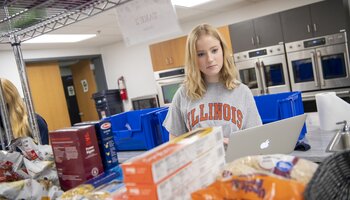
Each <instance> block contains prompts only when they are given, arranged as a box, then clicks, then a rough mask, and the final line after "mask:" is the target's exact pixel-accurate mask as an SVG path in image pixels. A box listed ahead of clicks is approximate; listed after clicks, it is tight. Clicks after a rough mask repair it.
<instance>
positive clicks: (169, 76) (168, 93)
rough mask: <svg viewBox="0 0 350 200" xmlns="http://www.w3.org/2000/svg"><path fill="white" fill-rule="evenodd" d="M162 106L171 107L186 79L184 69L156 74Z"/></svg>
mask: <svg viewBox="0 0 350 200" xmlns="http://www.w3.org/2000/svg"><path fill="white" fill-rule="evenodd" d="M154 76H155V79H156V83H157V91H158V96H159V105H160V106H169V105H170V104H171V101H172V100H173V97H174V94H175V92H176V91H177V89H179V87H180V85H181V84H182V83H183V81H184V78H185V69H184V68H183V67H180V68H174V69H169V70H162V71H157V72H154Z"/></svg>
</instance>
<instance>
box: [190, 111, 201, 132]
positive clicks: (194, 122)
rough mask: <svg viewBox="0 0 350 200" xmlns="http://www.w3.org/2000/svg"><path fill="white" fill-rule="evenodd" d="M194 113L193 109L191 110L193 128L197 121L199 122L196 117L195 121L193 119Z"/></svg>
mask: <svg viewBox="0 0 350 200" xmlns="http://www.w3.org/2000/svg"><path fill="white" fill-rule="evenodd" d="M195 112H196V109H195V108H194V109H192V110H191V118H192V127H194V126H195V125H196V124H198V121H199V119H198V118H199V117H198V115H196V119H194V118H195V116H194V114H195Z"/></svg>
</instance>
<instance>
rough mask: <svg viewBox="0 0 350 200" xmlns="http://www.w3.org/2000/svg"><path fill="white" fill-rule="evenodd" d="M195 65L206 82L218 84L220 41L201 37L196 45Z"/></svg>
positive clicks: (220, 56)
mask: <svg viewBox="0 0 350 200" xmlns="http://www.w3.org/2000/svg"><path fill="white" fill-rule="evenodd" d="M196 48H197V63H198V67H199V70H200V71H201V72H202V73H203V74H204V78H205V80H206V81H207V82H219V77H220V75H219V72H220V70H221V68H222V65H223V52H222V48H221V45H220V41H219V40H218V39H216V38H215V37H213V36H211V35H201V36H200V37H199V39H198V40H197V43H196Z"/></svg>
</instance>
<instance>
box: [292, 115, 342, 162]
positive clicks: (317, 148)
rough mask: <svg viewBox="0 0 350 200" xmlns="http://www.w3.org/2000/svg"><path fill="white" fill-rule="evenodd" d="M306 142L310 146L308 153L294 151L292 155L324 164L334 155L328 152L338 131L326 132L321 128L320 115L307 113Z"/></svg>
mask: <svg viewBox="0 0 350 200" xmlns="http://www.w3.org/2000/svg"><path fill="white" fill-rule="evenodd" d="M306 129H307V133H306V135H305V142H306V143H308V144H310V146H311V149H310V150H308V151H293V152H292V153H291V155H293V156H298V157H300V158H305V159H307V160H311V161H314V162H322V161H323V160H324V159H325V158H326V157H327V156H329V155H331V154H332V153H329V152H326V149H327V147H328V144H329V143H330V141H331V140H332V138H333V137H334V135H335V134H336V133H337V131H336V130H335V131H325V130H322V129H321V128H320V124H319V118H318V113H307V118H306Z"/></svg>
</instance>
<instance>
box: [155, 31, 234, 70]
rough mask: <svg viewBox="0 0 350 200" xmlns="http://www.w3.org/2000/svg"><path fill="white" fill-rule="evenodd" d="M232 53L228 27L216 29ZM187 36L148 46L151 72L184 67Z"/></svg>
mask: <svg viewBox="0 0 350 200" xmlns="http://www.w3.org/2000/svg"><path fill="white" fill-rule="evenodd" d="M218 30H219V32H220V34H221V35H222V37H224V39H225V41H226V43H227V45H228V48H229V49H230V50H231V52H232V47H231V39H230V33H229V29H228V26H222V27H219V28H218ZM186 41H187V36H183V37H179V38H175V39H172V40H167V41H164V42H159V43H156V44H152V45H150V46H149V50H150V53H151V59H152V66H153V71H160V70H166V69H172V68H177V67H181V66H184V65H185V49H186Z"/></svg>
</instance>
